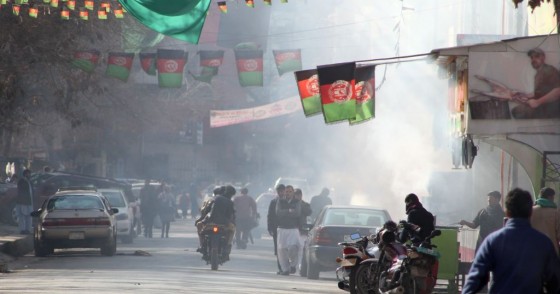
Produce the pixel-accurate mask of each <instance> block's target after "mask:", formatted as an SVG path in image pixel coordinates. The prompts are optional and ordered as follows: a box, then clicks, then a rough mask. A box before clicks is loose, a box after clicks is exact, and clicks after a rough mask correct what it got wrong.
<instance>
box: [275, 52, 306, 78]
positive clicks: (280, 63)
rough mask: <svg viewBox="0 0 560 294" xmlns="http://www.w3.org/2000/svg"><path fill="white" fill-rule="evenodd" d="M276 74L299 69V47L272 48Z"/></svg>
mask: <svg viewBox="0 0 560 294" xmlns="http://www.w3.org/2000/svg"><path fill="white" fill-rule="evenodd" d="M272 53H273V54H274V61H275V62H276V68H277V69H278V75H283V74H284V73H287V72H292V71H296V70H301V49H289V50H272Z"/></svg>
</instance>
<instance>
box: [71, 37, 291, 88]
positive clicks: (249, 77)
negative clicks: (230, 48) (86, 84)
mask: <svg viewBox="0 0 560 294" xmlns="http://www.w3.org/2000/svg"><path fill="white" fill-rule="evenodd" d="M234 53H235V62H236V67H237V72H238V77H239V83H240V85H241V86H242V87H249V86H257V87H262V86H263V67H264V64H263V53H264V52H263V50H260V49H258V48H257V47H254V46H246V47H243V46H239V47H237V48H236V49H234ZM197 54H198V55H200V64H199V68H200V73H198V74H195V73H193V72H191V71H188V73H189V74H190V75H191V76H192V77H193V78H194V79H195V80H197V81H200V82H205V83H211V81H212V78H213V77H215V76H216V75H218V71H219V68H220V66H221V65H222V64H223V62H224V50H200V51H198V52H197ZM273 55H274V60H275V64H276V67H277V69H278V74H279V75H283V74H284V73H287V72H294V71H298V70H301V68H302V63H301V49H284V50H273ZM134 57H135V54H134V53H124V52H109V54H108V57H107V68H106V70H105V75H106V76H108V77H112V78H116V79H119V80H121V81H123V82H127V81H128V78H129V76H130V71H131V68H132V63H133V61H134ZM139 58H140V65H141V67H142V69H143V71H144V72H145V73H146V74H148V75H151V76H156V75H157V77H158V84H159V86H160V87H161V88H179V87H181V86H182V82H183V72H184V69H185V65H186V63H187V60H188V52H185V51H184V50H170V49H158V50H157V52H156V53H139ZM100 59H101V53H100V52H99V51H98V50H82V51H77V52H75V53H74V56H73V59H72V64H73V65H74V66H75V67H77V68H79V69H81V70H83V71H85V72H88V73H92V72H94V70H95V68H96V66H97V64H98V63H99V60H100Z"/></svg>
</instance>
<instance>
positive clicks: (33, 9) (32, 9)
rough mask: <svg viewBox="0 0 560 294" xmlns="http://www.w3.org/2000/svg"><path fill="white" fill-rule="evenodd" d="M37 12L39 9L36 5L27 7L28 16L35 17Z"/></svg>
mask: <svg viewBox="0 0 560 294" xmlns="http://www.w3.org/2000/svg"><path fill="white" fill-rule="evenodd" d="M38 13H39V9H38V8H37V7H29V16H30V17H33V18H37V14H38Z"/></svg>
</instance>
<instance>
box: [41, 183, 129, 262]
mask: <svg viewBox="0 0 560 294" xmlns="http://www.w3.org/2000/svg"><path fill="white" fill-rule="evenodd" d="M118 212H119V210H118V208H112V207H111V205H110V204H109V201H108V200H107V198H105V196H103V195H102V194H101V193H99V192H97V190H96V189H87V190H86V188H79V189H74V188H71V189H68V190H66V189H63V190H60V191H59V192H57V193H55V194H54V195H53V196H51V197H49V198H48V199H47V200H46V201H44V202H43V205H42V206H41V208H39V209H38V210H35V211H33V212H32V213H31V216H33V217H36V218H37V219H38V220H37V225H36V227H35V230H34V234H33V238H34V249H35V256H46V255H48V254H52V253H54V249H56V248H100V249H101V254H103V255H106V256H113V255H114V254H115V252H116V251H117V222H116V220H115V217H114V215H115V214H116V213H118Z"/></svg>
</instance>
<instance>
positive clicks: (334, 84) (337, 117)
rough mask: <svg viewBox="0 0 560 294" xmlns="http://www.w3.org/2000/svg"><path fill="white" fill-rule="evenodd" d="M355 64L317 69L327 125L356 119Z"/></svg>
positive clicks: (348, 63)
mask: <svg viewBox="0 0 560 294" xmlns="http://www.w3.org/2000/svg"><path fill="white" fill-rule="evenodd" d="M355 67H356V64H355V63H354V62H347V63H339V64H331V65H324V66H318V67H317V73H318V74H319V91H320V93H321V104H322V105H323V116H324V118H325V122H326V123H332V122H338V121H342V120H349V119H354V118H355V117H356V95H355V93H354V69H355Z"/></svg>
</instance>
